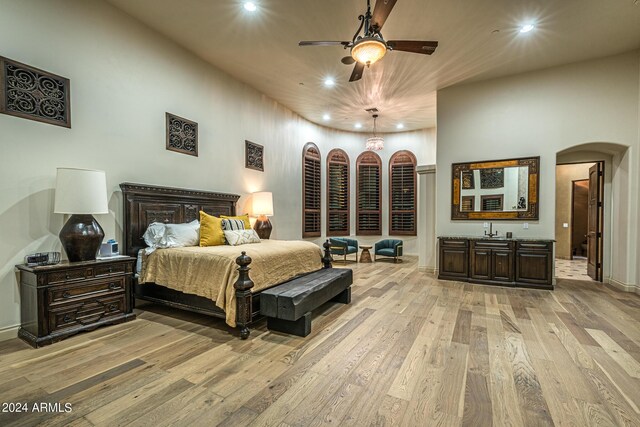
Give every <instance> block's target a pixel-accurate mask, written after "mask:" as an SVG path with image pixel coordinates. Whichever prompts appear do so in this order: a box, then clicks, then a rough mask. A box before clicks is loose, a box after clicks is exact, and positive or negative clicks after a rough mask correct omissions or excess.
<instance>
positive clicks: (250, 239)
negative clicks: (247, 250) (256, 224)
mask: <svg viewBox="0 0 640 427" xmlns="http://www.w3.org/2000/svg"><path fill="white" fill-rule="evenodd" d="M224 237H226V238H227V242H229V244H230V245H231V246H238V245H245V244H247V243H260V238H259V237H258V234H256V231H255V230H253V229H251V228H250V229H248V230H231V231H227V230H225V232H224Z"/></svg>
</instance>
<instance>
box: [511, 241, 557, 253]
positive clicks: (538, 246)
mask: <svg viewBox="0 0 640 427" xmlns="http://www.w3.org/2000/svg"><path fill="white" fill-rule="evenodd" d="M552 247H553V242H518V246H517V248H518V250H523V251H551V249H552Z"/></svg>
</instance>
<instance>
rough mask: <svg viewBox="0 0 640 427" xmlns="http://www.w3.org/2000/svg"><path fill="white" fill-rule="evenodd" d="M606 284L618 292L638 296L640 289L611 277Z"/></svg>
mask: <svg viewBox="0 0 640 427" xmlns="http://www.w3.org/2000/svg"><path fill="white" fill-rule="evenodd" d="M607 283H608V284H610V285H611V286H613V287H614V288H616V289H618V290H620V291H623V292H634V293H636V294H640V288H639V287H638V286H636V285H634V284H633V283H624V282H621V281H619V280H616V279H613V278H611V277H609V278H608V279H607Z"/></svg>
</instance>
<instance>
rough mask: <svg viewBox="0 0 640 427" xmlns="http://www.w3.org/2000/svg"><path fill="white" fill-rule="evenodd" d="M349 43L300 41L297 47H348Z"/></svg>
mask: <svg viewBox="0 0 640 427" xmlns="http://www.w3.org/2000/svg"><path fill="white" fill-rule="evenodd" d="M349 44H351V42H338V41H301V42H299V43H298V46H348V45H349Z"/></svg>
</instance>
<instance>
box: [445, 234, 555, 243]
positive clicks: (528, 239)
mask: <svg viewBox="0 0 640 427" xmlns="http://www.w3.org/2000/svg"><path fill="white" fill-rule="evenodd" d="M438 239H449V240H487V241H491V240H494V241H508V242H546V243H548V242H555V240H554V239H536V238H533V237H512V238H510V239H507V238H506V237H505V236H504V235H502V236H498V237H487V236H460V235H459V236H438Z"/></svg>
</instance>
